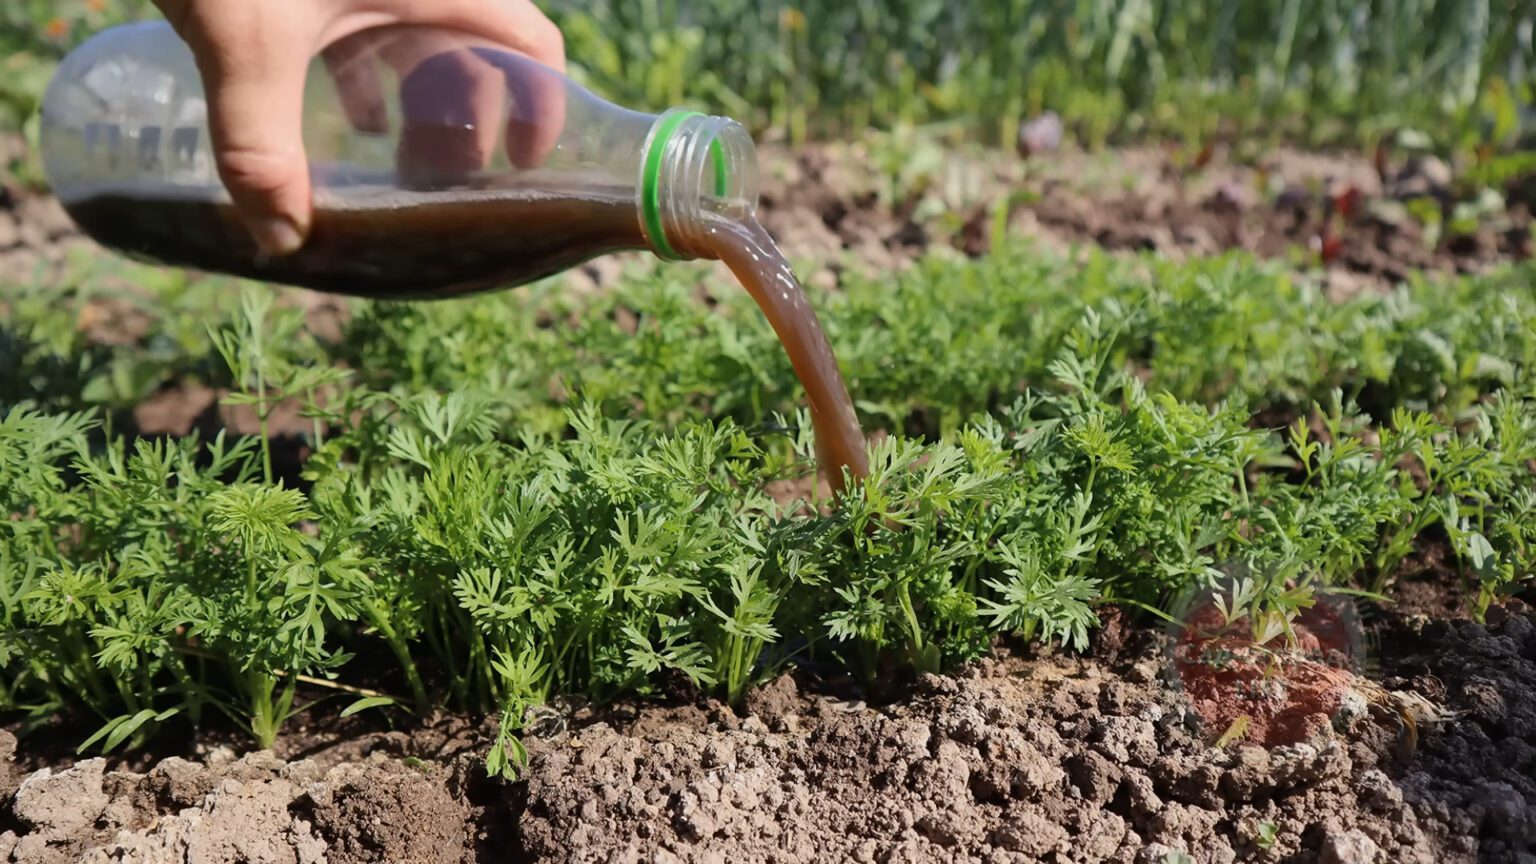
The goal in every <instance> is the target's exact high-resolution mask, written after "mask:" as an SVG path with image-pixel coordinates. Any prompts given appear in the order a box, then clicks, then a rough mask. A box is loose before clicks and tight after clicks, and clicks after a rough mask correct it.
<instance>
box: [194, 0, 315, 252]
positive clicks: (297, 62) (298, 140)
mask: <svg viewBox="0 0 1536 864" xmlns="http://www.w3.org/2000/svg"><path fill="white" fill-rule="evenodd" d="M216 6H217V9H216V10H215V12H214V13H212V14H210V13H209V11H208V10H209V6H208V5H207V4H201V3H196V2H192V3H189V4H188V5H187V8H186V9H185V10H179V11H183V13H184V14H182V15H180V20H179V21H178V22H176V23H177V28H178V32H180V33H181V35H182V38H183V39H185V40H186V41H187V42H188V44H189V45H190V46H191V47H192V50H193V54H194V55H195V56H196V58H197V64H198V69H199V72H200V73H201V76H202V79H203V87H204V90H205V92H206V95H207V99H208V126H209V132H210V134H211V136H212V139H213V141H212V143H213V151H214V159H215V162H216V163H217V165H218V170H219V176H220V179H222V180H223V182H224V185H225V187H226V188H227V189H228V190H229V194H230V198H231V199H232V200H233V203H234V205H235V208H236V209H237V210H238V211H239V212H240V215H241V217H242V218H243V219H244V221H245V223H246V226H247V227H248V228H249V229H250V231H251V234H252V236H253V237H254V238H255V239H256V242H257V243H258V244H259V245H260V246H261V248H262V249H263V250H264V251H266V252H267V253H268V254H271V255H285V254H288V253H290V252H293V251H296V250H297V249H298V248H299V247H300V246H301V245H303V242H304V237H305V235H306V234H307V233H308V230H309V221H310V186H309V172H308V168H307V163H306V161H305V155H304V138H303V116H302V115H303V103H304V78H305V74H306V72H307V69H308V65H309V62H310V60H311V58H312V56H313V51H312V39H310V38H307V36H308V34H309V33H310V32H312V30H311V29H310V28H309V27H308V26H307V25H308V22H307V21H305V20H304V19H303V17H302V16H300V15H290V16H288V17H286V18H284V17H282V16H274V15H271V14H262V13H261V12H260V10H259V9H258V8H257V7H258V6H259V4H250V5H249V6H247V5H246V4H223V3H220V4H216Z"/></svg>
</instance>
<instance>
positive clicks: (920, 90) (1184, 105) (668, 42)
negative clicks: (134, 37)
mask: <svg viewBox="0 0 1536 864" xmlns="http://www.w3.org/2000/svg"><path fill="white" fill-rule="evenodd" d="M547 11H548V12H549V13H550V14H551V15H552V16H553V17H554V18H555V19H556V20H557V21H558V22H559V23H560V25H561V27H562V29H563V31H564V33H565V36H566V42H567V48H568V53H569V55H570V57H571V60H572V66H573V69H574V70H575V71H576V73H577V74H578V75H579V76H581V77H582V79H583V80H584V81H586V82H587V83H589V84H591V85H592V86H593V87H594V88H596V89H597V90H598V91H600V92H602V93H603V94H605V95H607V96H609V97H611V98H614V99H617V100H619V101H622V102H624V103H626V104H630V105H635V106H637V107H642V108H649V109H653V110H660V109H662V108H665V107H667V106H670V105H675V104H679V103H690V104H698V105H701V106H704V107H709V108H712V109H715V110H721V111H726V112H729V113H730V114H732V115H734V116H738V117H741V118H742V119H744V120H749V121H751V122H753V123H754V124H755V125H756V126H757V127H758V128H773V129H776V130H781V131H784V132H787V133H788V134H789V135H790V136H791V137H792V138H793V139H795V140H801V139H803V138H804V137H805V136H807V135H829V134H839V133H848V132H854V133H859V132H862V131H863V130H865V129H866V128H868V127H870V126H871V125H873V126H877V127H889V126H893V125H911V124H917V123H930V122H946V123H947V122H951V121H958V122H960V123H962V124H963V125H965V126H967V127H969V128H970V129H971V130H973V131H981V132H983V133H984V134H985V135H986V137H988V138H989V139H992V140H993V141H994V142H1000V143H1003V144H1011V143H1012V141H1013V136H1014V135H1015V133H1016V131H1017V128H1018V124H1019V121H1020V120H1023V119H1026V118H1028V117H1030V116H1032V115H1034V114H1037V113H1039V112H1041V111H1043V110H1047V109H1050V110H1055V111H1058V112H1060V113H1061V114H1062V115H1064V116H1065V117H1066V118H1067V119H1068V121H1069V122H1070V123H1071V124H1072V125H1073V126H1074V127H1075V130H1076V131H1077V132H1078V134H1079V135H1080V136H1081V137H1082V138H1083V139H1084V140H1085V141H1088V142H1090V143H1102V142H1103V141H1105V140H1106V139H1107V138H1109V137H1110V136H1113V135H1116V134H1132V135H1134V134H1141V133H1146V132H1149V131H1151V132H1159V133H1174V134H1177V135H1182V136H1186V137H1190V138H1197V137H1201V136H1204V135H1207V134H1210V133H1213V132H1216V131H1218V127H1221V126H1222V125H1223V124H1226V125H1228V126H1231V125H1232V124H1236V126H1237V128H1227V129H1224V130H1222V131H1227V132H1249V133H1258V134H1261V135H1264V136H1275V135H1286V136H1295V137H1301V138H1303V139H1306V140H1333V139H1338V138H1341V137H1342V138H1346V139H1354V138H1356V137H1358V136H1361V135H1375V134H1379V133H1381V132H1382V131H1390V130H1391V129H1393V128H1395V127H1401V126H1405V125H1406V126H1417V127H1419V128H1421V129H1423V130H1425V131H1429V132H1432V133H1434V134H1435V135H1436V136H1437V137H1440V138H1443V139H1445V140H1442V141H1441V143H1442V144H1445V145H1454V146H1462V145H1466V144H1468V143H1470V141H1473V140H1477V141H1480V140H1482V139H1483V137H1485V136H1486V135H1487V133H1488V132H1489V128H1487V126H1486V124H1485V120H1490V122H1491V118H1485V116H1484V114H1485V113H1486V111H1485V110H1484V109H1489V110H1493V111H1495V112H1499V113H1508V111H1509V110H1511V109H1508V106H1509V105H1512V104H1514V100H1512V99H1511V98H1510V97H1516V98H1518V99H1523V100H1524V101H1525V102H1526V103H1529V102H1530V96H1531V93H1530V87H1529V85H1530V83H1531V82H1530V69H1531V68H1532V65H1533V63H1536V54H1533V50H1532V47H1531V44H1530V38H1529V33H1528V30H1529V28H1530V26H1531V23H1532V13H1531V11H1530V10H1529V9H1528V8H1527V7H1525V6H1524V5H1522V4H1518V3H1508V2H1497V0H1374V2H1370V3H1347V2H1342V0H1276V2H1272V3H1253V2H1240V0H1221V2H1214V3H1198V4H1193V3H1181V2H1174V0H1156V2H1154V0H985V2H975V3H965V4H954V3H943V2H935V0H906V2H898V3H891V2H874V0H856V2H821V0H805V2H797V3H782V2H781V3H761V2H753V0H709V2H690V3H682V2H678V0H621V2H607V0H603V2H595V0H579V2H575V3H569V4H549V8H548V10H547ZM147 14H153V9H152V7H151V6H150V5H149V4H148V3H146V2H143V0H106V2H93V0H69V2H63V3H43V2H37V0H21V2H18V3H15V4H13V7H8V8H7V10H5V11H0V49H5V51H6V53H7V54H8V55H9V56H11V57H13V58H14V59H13V60H12V61H11V62H10V63H9V64H8V65H9V66H10V67H11V68H10V69H9V72H8V74H7V75H6V76H4V77H5V83H0V103H9V104H10V106H11V107H12V110H13V111H15V112H20V113H18V114H17V115H16V116H17V117H18V119H19V118H20V117H24V116H25V112H27V111H30V110H31V109H30V106H32V105H34V104H35V100H36V97H37V96H38V95H39V94H40V92H41V86H42V82H43V81H44V80H45V74H43V73H44V70H46V68H47V63H48V62H49V60H50V59H51V58H54V57H57V56H58V55H59V54H60V53H61V52H62V51H63V50H65V49H66V48H67V47H69V46H70V45H72V44H74V43H76V42H78V41H79V40H80V39H82V38H84V37H85V36H87V35H89V33H90V32H93V31H94V30H96V29H99V28H100V27H102V26H106V25H108V24H110V23H113V22H115V21H118V20H125V19H133V18H139V17H143V16H145V15H147ZM1522 28H1524V29H1522ZM1522 33H1524V35H1522ZM4 68H5V67H3V66H0V69H4ZM1487 95H1492V96H1493V97H1495V99H1494V102H1492V103H1486V104H1480V100H1481V99H1482V97H1484V96H1487ZM1288 124H1289V125H1288ZM1517 131H1518V130H1515V129H1508V128H1505V129H1503V132H1502V133H1501V134H1504V135H1511V134H1515V133H1516V132H1517ZM1505 143H1507V142H1505Z"/></svg>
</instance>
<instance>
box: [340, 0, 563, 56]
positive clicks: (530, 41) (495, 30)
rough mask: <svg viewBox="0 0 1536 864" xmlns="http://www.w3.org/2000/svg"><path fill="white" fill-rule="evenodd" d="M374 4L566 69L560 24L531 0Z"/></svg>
mask: <svg viewBox="0 0 1536 864" xmlns="http://www.w3.org/2000/svg"><path fill="white" fill-rule="evenodd" d="M370 5H371V6H372V7H373V8H374V9H377V10H378V11H379V12H381V13H383V14H386V15H388V16H390V17H391V18H392V19H393V20H395V21H398V22H400V23H402V24H426V25H433V26H437V27H446V28H450V29H454V30H462V31H464V32H465V33H470V34H473V35H476V36H482V37H484V38H486V39H489V40H491V41H493V42H495V43H496V44H498V45H503V46H505V47H507V48H511V49H513V50H514V51H518V52H521V53H523V54H526V55H528V56H529V57H532V58H533V59H535V60H537V61H539V62H540V63H543V64H544V65H546V66H548V67H550V68H552V69H555V70H557V71H559V72H564V71H565V38H564V37H563V36H562V35H561V33H560V28H559V27H556V26H555V23H554V22H553V21H551V20H549V18H548V16H546V15H545V14H544V13H543V12H540V11H539V9H538V7H537V6H534V5H533V3H531V2H529V0H435V2H432V3H423V2H421V0H376V2H374V3H372V4H370Z"/></svg>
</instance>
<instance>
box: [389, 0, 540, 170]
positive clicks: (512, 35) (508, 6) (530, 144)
mask: <svg viewBox="0 0 1536 864" xmlns="http://www.w3.org/2000/svg"><path fill="white" fill-rule="evenodd" d="M384 5H386V6H388V9H387V10H386V11H387V12H388V13H389V14H391V15H393V16H396V17H398V19H399V20H400V21H401V22H402V23H407V24H427V25H433V26H437V27H444V28H452V29H456V30H461V31H463V32H465V33H468V34H473V35H475V36H479V37H482V38H483V39H485V40H487V41H488V42H490V43H493V44H494V45H496V46H501V47H505V48H510V49H512V50H513V51H516V52H518V53H521V54H523V55H526V56H527V57H529V58H532V59H533V60H535V61H537V62H538V63H541V64H543V65H544V66H547V67H549V68H550V69H554V70H556V71H557V72H564V71H565V68H566V61H565V39H564V37H563V36H562V35H561V33H560V29H559V28H558V27H556V26H555V24H554V22H552V21H550V20H549V18H548V17H546V16H545V15H544V13H543V12H540V11H539V9H538V7H536V6H534V5H533V4H532V3H531V2H529V0H439V2H437V3H433V4H431V5H427V4H423V3H420V2H415V0H384ZM460 44H461V45H463V46H465V48H467V47H468V46H469V45H470V44H471V43H470V42H468V41H464V42H461V43H460ZM460 50H464V49H460ZM471 50H473V53H474V55H475V56H477V57H478V58H479V59H480V60H481V61H483V62H484V63H485V64H487V65H489V66H492V67H495V68H497V69H498V70H499V71H500V73H501V76H504V78H505V82H506V87H507V89H508V91H509V94H510V96H511V104H510V106H509V111H508V113H507V118H506V121H507V122H506V127H505V130H504V131H505V135H506V153H507V158H508V159H510V160H511V161H512V164H514V165H516V166H517V167H519V168H523V169H527V168H533V167H536V166H538V165H540V164H542V163H543V161H544V160H545V159H546V158H547V157H548V156H549V154H550V153H551V152H552V151H553V149H554V147H555V145H556V144H557V143H558V141H559V139H560V135H561V132H562V131H563V130H564V128H565V120H566V102H565V99H566V84H565V82H564V81H563V80H562V79H561V77H560V76H559V75H556V74H552V73H550V72H548V71H546V70H544V69H540V68H538V67H537V66H535V65H533V64H529V63H526V62H520V60H519V59H518V58H516V57H513V56H509V55H507V54H506V53H505V52H499V51H496V50H493V49H491V48H488V47H475V48H473V49H471ZM438 95H439V98H450V99H455V101H463V100H458V99H456V98H455V97H452V96H450V95H448V94H447V92H446V91H445V92H443V93H440V94H438ZM475 117H476V118H477V119H478V120H479V121H480V122H482V123H489V122H491V120H492V118H493V117H499V115H492V114H489V113H485V114H476V115H475ZM487 158H489V154H487Z"/></svg>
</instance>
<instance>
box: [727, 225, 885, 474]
mask: <svg viewBox="0 0 1536 864" xmlns="http://www.w3.org/2000/svg"><path fill="white" fill-rule="evenodd" d="M707 220H708V221H707V225H706V226H705V229H704V237H705V240H704V244H705V246H706V248H707V249H708V251H709V252H710V253H711V254H712V255H713V256H714V257H716V258H718V259H719V260H721V261H723V262H724V263H725V265H726V266H727V267H729V268H730V270H731V272H732V273H733V274H734V275H735V276H736V279H737V281H738V282H740V283H741V285H742V287H743V288H745V289H746V291H747V293H748V294H750V295H751V296H752V299H753V300H755V301H756V302H757V305H758V307H759V308H761V309H762V311H763V315H764V316H765V317H766V318H767V319H768V323H769V324H770V325H771V326H772V327H773V330H774V333H776V334H777V335H778V337H779V342H780V343H782V344H783V346H784V350H785V352H786V353H787V354H788V355H789V361H790V363H791V365H793V366H794V369H795V375H796V376H798V377H799V379H800V383H801V385H802V386H803V387H804V388H805V394H806V398H807V400H808V401H809V403H810V414H811V423H812V425H813V427H814V429H815V438H816V458H817V462H819V463H820V466H821V470H822V472H823V473H824V474H826V477H827V480H828V482H829V483H830V484H831V486H832V489H833V491H834V493H836V492H841V491H843V489H844V485H845V482H844V478H845V471H846V476H847V477H848V478H849V479H851V480H852V481H853V482H854V483H858V482H861V481H862V480H863V479H864V478H865V477H866V476H867V475H868V474H869V457H868V453H867V451H866V444H865V438H864V430H863V429H862V428H861V427H860V425H859V418H858V415H857V414H856V413H855V411H854V408H853V399H852V397H851V396H850V395H849V393H848V386H847V384H845V383H844V381H843V375H842V372H841V371H840V370H839V369H838V366H837V357H836V356H835V355H834V354H833V352H832V345H831V343H829V342H828V341H827V336H826V333H825V332H824V331H823V330H822V327H821V320H820V319H819V318H817V316H816V312H815V310H814V309H813V308H812V307H811V302H810V298H809V297H807V296H806V293H805V288H804V287H803V286H802V285H801V284H800V280H799V279H797V278H795V273H794V270H793V269H792V268H791V267H790V266H789V262H788V261H786V260H785V258H784V255H783V253H782V252H781V251H779V248H778V246H777V245H776V244H775V243H774V242H773V238H772V237H770V236H769V234H768V232H767V230H766V229H764V228H763V226H762V224H761V223H760V222H758V221H757V220H756V219H755V218H752V217H750V216H744V217H743V216H738V217H734V218H733V217H729V216H725V215H723V214H718V213H717V214H710V215H709V216H708V217H707Z"/></svg>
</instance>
